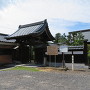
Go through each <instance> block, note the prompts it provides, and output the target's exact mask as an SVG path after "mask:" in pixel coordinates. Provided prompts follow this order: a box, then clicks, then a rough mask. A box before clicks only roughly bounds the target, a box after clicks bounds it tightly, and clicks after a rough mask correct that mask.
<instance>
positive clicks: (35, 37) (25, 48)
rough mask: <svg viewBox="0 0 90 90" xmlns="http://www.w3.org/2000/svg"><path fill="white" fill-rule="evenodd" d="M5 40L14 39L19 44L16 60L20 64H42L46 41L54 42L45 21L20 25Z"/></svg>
mask: <svg viewBox="0 0 90 90" xmlns="http://www.w3.org/2000/svg"><path fill="white" fill-rule="evenodd" d="M7 39H10V40H11V39H15V40H16V43H19V48H18V49H17V50H16V52H18V53H15V55H16V56H17V58H16V60H18V61H20V62H21V63H37V64H42V63H43V59H44V55H45V48H46V47H47V41H52V40H54V37H53V36H52V35H51V33H50V31H49V28H48V23H47V20H44V21H40V22H36V23H31V24H26V25H20V26H19V28H18V30H17V31H16V32H15V33H13V34H11V35H10V36H9V37H7Z"/></svg>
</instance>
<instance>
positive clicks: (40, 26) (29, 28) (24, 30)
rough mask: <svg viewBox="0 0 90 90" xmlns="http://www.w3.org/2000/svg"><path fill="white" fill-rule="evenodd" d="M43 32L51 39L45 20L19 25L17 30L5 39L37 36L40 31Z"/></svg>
mask: <svg viewBox="0 0 90 90" xmlns="http://www.w3.org/2000/svg"><path fill="white" fill-rule="evenodd" d="M43 32H44V33H45V34H46V36H47V37H48V38H49V39H48V40H53V39H54V37H53V36H52V35H51V33H50V31H49V28H48V23H47V20H44V21H40V22H36V23H31V24H26V25H20V26H19V28H18V30H17V31H16V32H15V33H13V34H11V35H10V36H8V37H7V39H17V38H20V37H26V36H31V37H37V36H40V35H41V34H42V33H43Z"/></svg>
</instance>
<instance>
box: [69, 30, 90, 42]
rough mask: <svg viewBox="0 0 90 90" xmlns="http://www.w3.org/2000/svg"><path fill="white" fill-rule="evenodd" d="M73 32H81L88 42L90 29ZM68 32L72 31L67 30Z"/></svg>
mask: <svg viewBox="0 0 90 90" xmlns="http://www.w3.org/2000/svg"><path fill="white" fill-rule="evenodd" d="M73 32H81V33H82V34H83V36H84V39H85V40H87V44H90V29H86V30H78V31H73ZM69 33H72V32H69Z"/></svg>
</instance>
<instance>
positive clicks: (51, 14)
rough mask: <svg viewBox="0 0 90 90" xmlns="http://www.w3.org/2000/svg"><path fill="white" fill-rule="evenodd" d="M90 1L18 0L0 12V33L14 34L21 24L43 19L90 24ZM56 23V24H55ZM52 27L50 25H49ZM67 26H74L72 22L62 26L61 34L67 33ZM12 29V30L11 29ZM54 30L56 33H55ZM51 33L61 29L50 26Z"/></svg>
mask: <svg viewBox="0 0 90 90" xmlns="http://www.w3.org/2000/svg"><path fill="white" fill-rule="evenodd" d="M89 11H90V0H26V2H25V1H24V2H22V0H19V2H18V0H17V1H16V2H14V4H10V5H9V6H8V7H7V8H4V9H3V10H1V11H0V27H9V29H6V28H0V32H3V33H13V32H14V31H16V29H17V28H18V26H19V25H20V24H27V23H32V22H36V21H40V20H43V19H48V21H49V23H51V22H50V20H52V19H55V18H58V19H64V20H69V21H72V22H74V21H75V22H76V21H79V22H87V23H90V12H89ZM53 23H54V22H53ZM49 25H50V24H49ZM66 25H73V23H72V24H71V22H66V23H63V25H60V27H59V28H60V30H61V31H60V32H67V31H68V29H67V28H65V26H66ZM10 28H11V29H10ZM52 29H54V30H55V31H53V30H52ZM50 30H52V31H51V32H53V33H56V31H57V32H58V31H59V29H57V28H56V27H54V26H53V25H52V27H51V26H50Z"/></svg>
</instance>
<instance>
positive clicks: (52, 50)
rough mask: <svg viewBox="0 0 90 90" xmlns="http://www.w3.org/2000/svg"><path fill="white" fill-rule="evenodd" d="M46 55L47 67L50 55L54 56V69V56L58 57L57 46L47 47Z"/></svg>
mask: <svg viewBox="0 0 90 90" xmlns="http://www.w3.org/2000/svg"><path fill="white" fill-rule="evenodd" d="M47 55H49V66H51V55H55V67H56V55H58V46H56V45H52V46H47Z"/></svg>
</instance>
